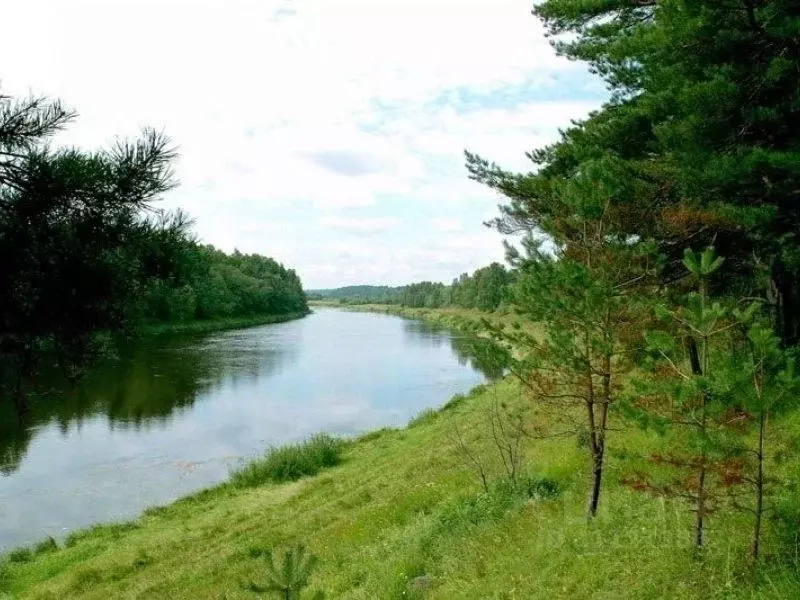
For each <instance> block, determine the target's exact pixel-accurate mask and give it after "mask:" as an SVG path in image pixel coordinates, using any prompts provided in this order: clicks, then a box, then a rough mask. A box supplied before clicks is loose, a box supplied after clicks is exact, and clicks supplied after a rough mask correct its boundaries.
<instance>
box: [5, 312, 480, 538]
mask: <svg viewBox="0 0 800 600" xmlns="http://www.w3.org/2000/svg"><path fill="white" fill-rule="evenodd" d="M468 352H469V344H466V343H464V340H463V338H459V337H457V336H455V335H453V334H451V333H450V332H448V331H446V330H441V329H436V328H431V327H430V326H427V325H425V324H423V323H421V322H418V321H411V320H406V319H401V318H399V317H395V316H389V315H382V314H373V313H358V312H346V311H340V310H335V309H318V310H316V311H315V312H314V313H313V314H311V315H309V316H308V317H306V318H304V319H301V320H297V321H291V322H288V323H281V324H276V325H266V326H263V327H254V328H250V329H243V330H236V331H228V332H222V333H216V334H210V335H203V336H183V337H175V338H166V339H165V338H160V339H158V340H155V341H150V342H147V343H144V342H142V343H139V344H137V345H135V346H132V347H129V348H125V349H123V350H122V351H120V353H119V356H118V357H116V358H115V359H109V360H107V361H105V362H104V363H102V364H100V365H98V366H97V367H96V368H95V369H93V370H92V371H91V372H90V373H89V374H88V375H87V376H86V377H85V378H84V379H83V380H82V381H81V382H80V384H79V385H78V387H77V388H76V389H69V388H68V387H66V386H65V384H64V383H63V382H61V381H59V380H58V378H57V377H56V376H55V375H51V376H50V379H48V375H47V374H46V373H45V374H44V375H43V378H44V381H40V382H39V387H40V388H45V389H48V390H49V391H48V393H45V394H40V395H38V396H36V397H34V398H32V400H31V410H30V412H29V413H28V414H27V415H26V417H25V419H24V420H22V421H21V420H20V419H18V418H16V415H12V414H11V413H10V412H8V411H9V410H10V409H9V408H8V407H5V408H4V409H3V410H4V411H5V412H3V413H2V414H0V418H1V421H2V425H0V460H2V466H0V469H1V470H0V473H1V475H0V548H9V547H14V546H18V545H22V544H27V543H31V542H35V541H38V540H41V539H42V538H44V537H46V536H48V535H51V536H53V537H55V538H57V539H59V538H62V537H63V536H64V535H65V534H66V533H68V532H69V531H71V530H74V529H77V528H81V527H85V526H87V525H91V524H93V523H98V522H106V521H118V520H125V519H130V518H133V517H135V516H137V515H138V514H139V513H141V511H142V510H143V509H144V508H146V507H148V506H153V505H160V504H165V503H168V502H170V501H172V500H175V499H176V498H179V497H180V496H183V495H186V494H188V493H191V492H193V491H195V490H198V489H200V488H204V487H208V486H210V485H213V484H215V483H218V482H220V481H222V480H224V479H226V478H227V476H228V474H229V472H230V469H231V468H232V467H235V466H236V465H237V464H240V463H241V461H243V460H245V459H246V458H248V457H253V456H256V455H258V454H260V453H262V452H263V451H264V450H265V449H266V448H268V447H270V446H272V445H279V444H283V443H286V442H291V441H296V440H300V439H302V438H305V437H307V436H308V435H310V434H312V433H315V432H320V431H326V432H331V433H335V434H341V435H353V434H357V433H359V432H364V431H368V430H371V429H375V428H379V427H384V426H401V425H403V424H405V423H406V422H407V421H408V420H409V419H410V418H411V417H413V416H414V415H415V414H417V413H419V412H420V411H421V410H423V409H425V408H428V407H434V408H435V407H437V406H440V405H442V404H443V403H445V402H446V401H447V400H448V399H449V398H450V397H451V396H452V395H453V394H455V393H458V392H465V391H467V390H469V389H470V388H471V387H473V386H475V385H476V384H478V383H480V382H481V381H483V380H484V378H485V374H484V373H482V372H481V370H480V369H479V368H478V365H477V364H476V360H475V359H474V358H470V357H469V356H468ZM51 380H52V381H51Z"/></svg>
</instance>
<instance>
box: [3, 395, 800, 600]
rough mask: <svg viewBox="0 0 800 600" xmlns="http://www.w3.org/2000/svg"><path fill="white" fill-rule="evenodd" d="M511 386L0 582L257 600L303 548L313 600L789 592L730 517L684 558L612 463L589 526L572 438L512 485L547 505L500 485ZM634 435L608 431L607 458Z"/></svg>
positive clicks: (655, 503)
mask: <svg viewBox="0 0 800 600" xmlns="http://www.w3.org/2000/svg"><path fill="white" fill-rule="evenodd" d="M519 392H520V390H519V389H518V388H517V386H516V385H515V384H514V383H513V382H511V381H503V382H500V383H497V384H495V385H494V386H492V387H481V388H478V389H476V390H475V391H474V392H473V393H471V394H470V395H469V396H468V397H456V398H455V399H454V401H452V402H451V403H450V404H448V405H447V406H446V407H445V409H443V410H442V411H440V412H438V413H427V414H425V415H424V416H423V417H422V418H419V419H416V420H415V421H414V422H413V424H412V425H411V426H409V427H408V428H406V429H404V430H389V429H387V430H382V431H377V432H374V433H372V434H369V435H366V436H364V437H363V438H361V439H360V440H358V441H356V442H353V443H349V444H347V445H346V446H345V447H344V448H343V449H342V451H341V458H340V459H337V461H335V462H338V463H339V464H338V466H334V467H332V468H328V469H327V470H323V471H321V472H320V473H319V474H317V475H316V476H314V477H307V478H303V479H300V480H299V481H293V482H289V483H282V484H276V483H269V482H268V483H260V482H259V481H255V482H253V481H251V480H250V479H247V480H246V481H245V485H237V484H236V483H233V482H232V483H229V484H226V485H222V486H219V487H217V488H214V489H212V490H208V491H205V492H202V493H199V494H196V495H195V496H193V497H189V498H186V499H184V500H181V501H179V502H177V503H175V504H172V505H170V506H167V507H164V508H157V509H151V510H148V511H146V513H145V514H144V515H143V516H142V517H141V518H140V519H139V520H137V521H135V522H133V523H127V524H122V525H105V526H99V527H96V528H93V529H90V530H87V531H84V532H79V533H78V534H74V535H73V536H71V537H70V538H68V540H67V542H66V547H61V548H58V549H55V548H53V547H52V544H50V545H43V546H42V547H41V548H40V549H39V550H38V551H34V552H30V553H27V554H26V553H18V554H17V555H12V557H11V560H9V559H8V558H7V559H6V562H5V564H4V566H3V570H2V585H3V587H4V589H5V591H6V592H7V593H8V594H9V596H10V597H19V598H97V599H101V598H102V599H106V598H170V599H174V598H187V599H188V598H209V599H211V598H214V599H218V598H226V599H234V598H256V597H259V596H258V594H256V593H255V592H253V591H252V590H253V589H258V586H259V585H261V584H263V582H264V564H265V563H264V556H265V555H266V553H267V552H268V551H270V550H271V549H275V548H278V549H280V548H282V547H286V546H287V545H289V544H292V543H295V542H303V543H305V544H306V545H307V546H308V548H309V549H310V550H311V551H312V552H314V553H315V554H316V555H317V556H318V557H319V566H318V568H317V569H316V570H315V571H314V574H313V577H312V581H311V587H310V589H309V596H307V597H311V596H310V592H312V591H320V590H324V591H325V593H326V597H328V598H353V599H355V598H360V599H374V598H380V599H383V598H386V599H390V598H442V599H444V598H475V599H478V598H481V599H482V598H521V599H522V598H547V599H552V598H608V599H612V598H757V597H758V598H793V597H798V594H800V584H798V581H797V571H796V567H797V565H796V564H794V565H793V564H791V560H790V559H787V562H785V563H783V564H781V563H779V562H778V561H777V560H772V561H770V563H769V566H768V567H765V570H764V572H763V573H762V575H761V578H760V580H759V584H758V585H757V586H756V585H755V584H753V583H752V579H751V577H750V575H749V571H748V569H747V566H746V564H745V562H744V558H743V557H744V552H743V548H744V547H745V546H746V541H747V540H746V537H747V523H746V522H744V521H743V518H742V517H738V516H725V517H719V518H718V519H716V520H713V530H712V531H713V533H712V535H711V537H710V545H709V547H708V549H707V551H706V553H705V555H704V556H703V557H702V558H698V557H695V556H693V555H692V552H691V551H690V546H691V539H690V537H691V536H690V528H691V514H690V513H689V512H688V511H687V510H686V508H685V506H683V505H680V504H677V503H671V502H665V501H662V500H657V499H653V498H650V497H648V496H645V495H641V494H638V493H635V492H631V491H629V490H628V489H627V488H626V487H624V486H621V485H620V484H619V483H618V481H617V478H618V476H619V473H620V467H621V463H620V462H619V459H618V458H616V456H618V455H619V452H617V453H615V454H614V455H613V456H612V458H611V461H610V464H609V472H610V477H609V480H608V482H607V487H606V496H605V498H604V505H603V509H602V510H601V514H600V516H599V518H598V519H597V520H596V521H595V522H593V523H591V524H587V522H586V520H585V517H584V508H585V479H584V476H583V471H584V467H585V464H584V452H583V451H582V450H581V449H579V448H578V447H577V446H576V444H575V442H574V441H573V440H568V439H550V440H545V441H538V442H536V443H535V444H533V443H532V444H531V445H530V447H529V448H528V452H527V461H526V463H525V466H524V469H523V471H524V473H525V477H524V480H525V481H533V482H537V481H545V482H553V485H549V484H548V486H547V488H546V489H547V490H550V492H552V493H550V492H548V493H546V494H539V493H531V492H530V489H534V490H535V489H538V488H536V487H535V486H534V487H533V488H531V486H528V488H525V489H524V490H522V491H520V490H517V489H511V488H510V487H508V486H503V485H501V484H500V483H498V482H499V481H500V479H499V474H500V473H501V472H502V466H501V463H500V461H499V459H498V458H497V457H496V456H495V453H494V450H493V447H492V444H491V442H490V440H489V438H488V436H487V435H486V431H485V427H484V424H485V414H486V411H487V409H488V407H489V406H491V403H493V402H495V401H497V400H500V401H502V402H506V403H516V402H520V401H521V400H520V393H519ZM457 427H458V429H459V430H460V431H461V432H462V433H463V436H464V438H465V440H466V442H467V443H468V444H469V445H470V447H471V448H472V449H473V451H474V452H475V453H477V454H478V455H480V456H481V457H482V459H483V460H485V464H486V467H487V470H488V472H489V474H490V480H491V481H493V483H491V484H490V490H489V492H488V493H486V492H484V491H483V490H482V486H481V484H480V482H479V479H478V478H477V476H476V475H475V473H474V472H473V471H472V470H471V469H469V468H468V466H467V463H466V461H465V460H464V457H463V456H461V455H460V454H459V453H458V452H457V451H456V444H455V442H454V438H453V432H454V431H455V429H456V428H457ZM643 441H644V440H643V436H642V434H640V433H635V432H626V433H624V434H620V435H619V436H618V439H617V444H618V450H620V449H621V447H623V446H624V447H625V449H626V451H629V452H630V451H633V450H635V449H636V448H637V447H640V446H641V444H642V443H643ZM331 464H334V463H333V462H332V463H331ZM278 479H279V478H278ZM265 480H266V481H270V480H275V476H274V475H272V476H269V477H267V478H266V479H265ZM252 485H255V487H251V486H252ZM523 487H524V486H523ZM526 490H527V491H526ZM612 507H613V508H612ZM770 535H772V534H770ZM769 539H770V543H773V542H774V540H773V539H771V538H769Z"/></svg>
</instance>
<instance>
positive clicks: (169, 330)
mask: <svg viewBox="0 0 800 600" xmlns="http://www.w3.org/2000/svg"><path fill="white" fill-rule="evenodd" d="M309 314H311V311H310V310H309V311H305V312H299V313H288V314H285V315H251V316H248V317H229V318H219V319H207V320H202V321H186V322H183V323H152V324H148V325H144V326H143V327H142V328H141V335H142V337H146V338H151V337H159V336H162V335H183V334H190V333H213V332H215V331H227V330H230V329H244V328H245V327H257V326H259V325H271V324H273V323H286V322H287V321H294V320H296V319H302V318H303V317H306V316H308V315H309Z"/></svg>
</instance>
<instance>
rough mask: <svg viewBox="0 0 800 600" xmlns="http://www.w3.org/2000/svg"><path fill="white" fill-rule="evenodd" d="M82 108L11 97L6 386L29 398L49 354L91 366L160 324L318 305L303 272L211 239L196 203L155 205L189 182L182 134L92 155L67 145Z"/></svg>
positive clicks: (2, 330) (2, 182)
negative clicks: (204, 237) (183, 176)
mask: <svg viewBox="0 0 800 600" xmlns="http://www.w3.org/2000/svg"><path fill="white" fill-rule="evenodd" d="M74 118H75V114H74V113H73V112H72V111H69V110H67V109H66V108H64V107H63V106H62V105H61V104H60V103H59V102H57V101H51V100H48V99H45V98H24V99H13V98H9V97H5V96H2V97H0V394H1V395H2V396H3V401H4V402H5V401H6V400H7V398H8V397H11V398H13V399H14V400H15V402H16V403H17V404H18V405H19V406H23V405H24V403H25V389H24V388H25V386H26V384H27V383H29V382H31V381H33V380H34V379H35V375H36V371H37V367H38V364H39V359H40V358H41V356H42V354H43V352H47V353H50V354H54V355H55V357H56V361H57V363H58V364H59V365H60V366H61V368H62V370H63V372H64V375H66V376H67V377H68V378H69V379H70V380H74V379H75V378H76V377H78V376H79V375H80V374H81V373H82V372H83V370H84V369H85V367H86V366H88V365H89V364H90V363H91V361H92V359H93V358H96V357H97V356H98V355H99V354H100V353H101V352H102V351H103V349H104V346H107V344H104V343H102V342H103V341H104V340H107V339H108V334H130V333H135V332H136V331H138V330H141V326H142V325H146V324H148V323H173V322H185V321H189V320H193V319H215V318H222V317H250V316H255V315H289V314H294V313H303V312H305V311H306V310H307V307H306V300H305V295H304V293H303V290H302V286H301V283H300V280H299V278H298V277H297V275H296V273H295V272H294V271H292V270H290V269H286V268H285V267H283V266H282V265H280V264H278V263H276V262H275V261H274V260H272V259H269V258H266V257H263V256H258V255H244V254H240V253H238V252H234V253H233V254H232V255H226V254H225V253H223V252H221V251H219V250H216V249H214V248H213V247H212V246H202V245H200V244H198V243H197V242H196V241H195V239H194V237H193V236H192V233H191V229H190V226H191V223H190V221H189V219H188V218H187V216H186V215H185V213H183V212H181V211H176V212H173V213H167V212H164V211H161V210H158V209H157V208H156V203H157V201H158V199H159V198H160V196H161V195H162V194H164V193H165V192H167V191H169V190H170V189H172V188H173V187H174V186H175V185H176V181H175V179H174V175H173V172H172V168H171V164H172V162H173V160H174V158H175V152H174V150H173V149H172V147H171V145H170V142H169V140H168V139H167V138H166V137H164V136H163V135H161V134H159V133H156V132H154V131H145V132H143V134H142V136H141V137H140V138H139V139H137V140H133V141H120V142H118V143H117V144H116V145H115V146H113V147H112V148H110V149H107V150H100V151H95V152H89V151H85V150H81V149H75V148H60V149H56V148H54V147H52V146H50V145H49V144H48V142H49V140H50V138H51V137H52V136H53V134H55V133H57V132H58V131H59V130H60V129H62V128H63V127H65V126H66V125H67V124H69V123H70V122H71V121H72V120H73V119H74Z"/></svg>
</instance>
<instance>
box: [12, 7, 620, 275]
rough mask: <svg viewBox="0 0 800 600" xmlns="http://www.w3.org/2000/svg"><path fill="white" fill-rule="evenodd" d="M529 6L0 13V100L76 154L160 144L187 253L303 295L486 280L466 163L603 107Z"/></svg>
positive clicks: (490, 250)
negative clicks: (244, 263)
mask: <svg viewBox="0 0 800 600" xmlns="http://www.w3.org/2000/svg"><path fill="white" fill-rule="evenodd" d="M530 8H531V2H530V0H358V1H357V0H259V1H257V2H252V1H250V0H216V1H211V0H208V1H205V2H203V1H198V0H128V1H122V0H94V1H93V2H89V1H84V0H24V1H22V0H4V2H3V6H2V14H3V16H4V22H5V23H6V27H4V28H3V29H4V30H3V34H2V35H1V36H0V56H1V57H2V60H0V91H2V92H3V93H5V94H12V95H27V94H29V93H34V94H45V95H48V96H53V97H58V98H61V99H62V100H63V101H64V102H65V103H66V104H67V105H68V106H70V107H72V108H74V109H76V110H77V111H78V113H79V117H78V119H77V120H76V121H75V122H74V123H73V124H72V125H71V126H70V128H69V129H68V130H67V131H65V132H64V133H62V134H60V135H59V136H58V137H57V138H56V140H55V141H56V143H58V144H69V145H76V146H80V147H85V148H87V149H91V148H97V147H101V146H104V145H108V144H110V143H112V142H113V141H114V140H115V138H116V137H133V136H136V135H137V133H138V132H139V131H140V130H141V128H142V127H144V126H150V127H155V128H157V129H162V130H164V131H165V132H166V133H167V135H169V136H170V137H171V138H172V140H173V141H174V143H175V145H176V146H177V147H178V150H179V152H180V158H179V160H178V162H177V164H176V173H177V177H178V179H179V180H180V182H181V185H180V187H179V188H177V189H176V190H174V191H171V192H169V193H168V194H167V195H166V196H165V197H164V198H163V200H162V201H161V203H160V206H161V207H163V208H175V207H181V208H183V209H185V210H186V211H188V213H189V214H190V215H191V216H192V217H193V218H194V220H195V231H196V233H197V235H198V236H199V238H200V240H201V241H203V242H205V243H211V244H214V245H215V246H217V247H219V248H222V249H223V250H226V251H232V250H233V249H234V248H238V249H239V250H240V251H242V252H257V253H260V254H265V255H267V256H271V257H273V258H275V259H276V260H278V261H280V262H282V263H284V264H285V265H286V266H288V267H291V268H294V269H295V270H297V272H298V274H299V275H300V277H301V278H302V280H303V283H304V286H305V287H306V288H307V289H313V288H321V287H337V286H340V285H353V284H376V285H381V284H386V285H400V284H404V283H409V282H412V281H420V280H432V281H445V282H449V281H450V280H452V279H453V278H454V277H456V276H457V275H459V274H460V273H462V272H471V271H473V270H474V269H476V268H478V267H481V266H484V265H486V264H488V263H490V262H492V261H501V262H502V261H503V248H502V238H501V236H500V235H499V234H498V233H497V232H495V231H493V230H490V229H488V228H486V227H485V226H484V225H483V222H484V221H486V220H487V219H490V218H492V217H494V216H496V215H497V214H498V211H497V204H498V203H499V202H500V201H501V200H502V199H501V198H500V197H499V196H497V195H496V194H495V193H494V192H492V191H491V190H489V189H488V188H485V187H483V186H481V185H480V184H478V183H475V182H473V181H471V180H469V178H468V177H467V173H466V169H465V168H464V156H463V151H464V150H465V149H468V150H470V151H474V152H477V153H479V154H481V155H483V156H484V157H486V158H489V159H491V160H494V161H495V162H498V163H499V164H501V165H502V166H504V167H507V168H509V169H514V170H520V171H528V170H530V168H531V167H532V165H531V164H530V163H529V162H528V160H527V159H526V157H525V152H527V151H530V150H533V149H535V148H538V147H541V146H542V145H544V144H547V143H549V142H552V141H554V140H555V139H557V137H558V128H559V127H564V126H567V125H569V122H570V120H571V119H579V118H583V117H585V116H586V115H587V114H588V113H589V112H590V111H591V110H593V109H595V108H597V107H599V106H600V104H601V103H602V102H603V100H604V99H605V98H606V93H605V91H604V88H603V86H602V84H601V83H600V82H599V81H598V80H597V79H596V78H594V77H592V76H590V75H589V74H588V71H587V69H586V67H585V66H584V65H581V64H578V63H574V62H569V61H566V60H565V59H562V58H559V57H556V55H555V53H554V51H553V49H552V48H551V47H550V45H549V42H548V41H547V40H546V38H545V36H544V31H543V28H542V26H541V24H540V23H538V21H537V20H536V19H535V18H534V17H533V16H532V15H531V14H530Z"/></svg>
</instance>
